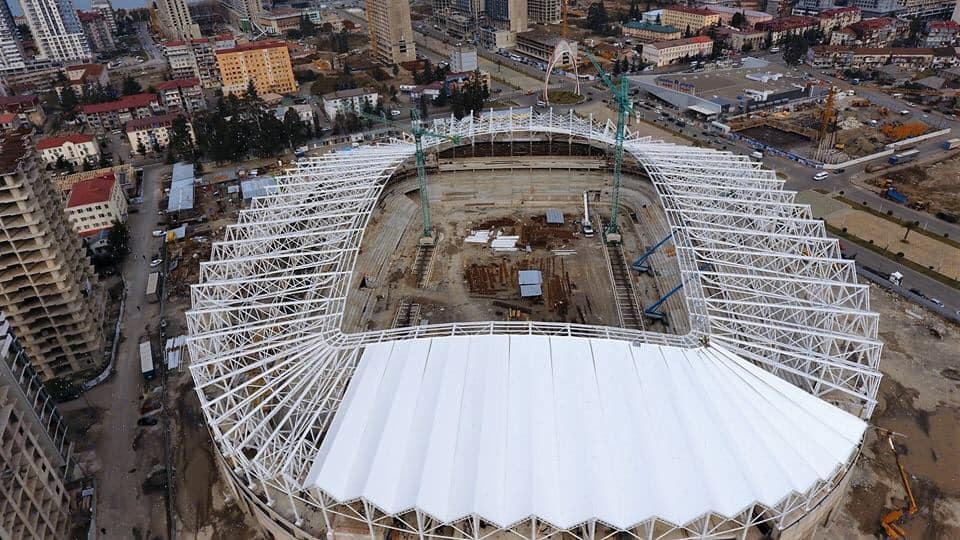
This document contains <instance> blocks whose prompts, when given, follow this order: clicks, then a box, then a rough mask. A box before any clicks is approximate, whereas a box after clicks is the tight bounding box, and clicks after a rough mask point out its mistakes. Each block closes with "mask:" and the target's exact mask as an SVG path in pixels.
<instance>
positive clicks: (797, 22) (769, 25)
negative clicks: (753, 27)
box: [757, 15, 820, 32]
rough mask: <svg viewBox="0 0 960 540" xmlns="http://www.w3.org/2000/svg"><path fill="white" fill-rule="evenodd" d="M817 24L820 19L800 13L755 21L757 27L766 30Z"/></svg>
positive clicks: (776, 30)
mask: <svg viewBox="0 0 960 540" xmlns="http://www.w3.org/2000/svg"><path fill="white" fill-rule="evenodd" d="M819 24H820V21H819V20H818V19H816V18H814V17H804V16H802V15H789V16H787V17H780V18H779V19H773V20H772V21H765V22H762V23H757V27H759V28H764V29H766V30H771V31H774V32H782V31H784V30H792V29H794V28H806V27H808V26H819Z"/></svg>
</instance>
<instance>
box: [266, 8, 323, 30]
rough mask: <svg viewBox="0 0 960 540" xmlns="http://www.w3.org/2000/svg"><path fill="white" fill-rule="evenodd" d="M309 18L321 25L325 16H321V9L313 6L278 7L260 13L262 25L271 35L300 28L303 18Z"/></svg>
mask: <svg viewBox="0 0 960 540" xmlns="http://www.w3.org/2000/svg"><path fill="white" fill-rule="evenodd" d="M304 18H306V19H308V20H309V21H310V22H312V23H314V24H316V25H317V26H320V25H321V24H323V18H322V17H321V16H320V10H319V9H317V8H315V7H311V8H303V9H294V8H286V7H285V8H276V9H271V10H270V11H265V12H263V13H261V14H260V17H259V21H260V27H261V28H263V29H264V31H266V33H267V34H270V35H271V36H282V35H283V34H285V33H286V32H287V31H289V30H299V29H300V21H301V19H304Z"/></svg>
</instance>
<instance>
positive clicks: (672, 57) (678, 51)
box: [641, 36, 713, 67]
mask: <svg viewBox="0 0 960 540" xmlns="http://www.w3.org/2000/svg"><path fill="white" fill-rule="evenodd" d="M712 52H713V40H712V39H710V38H708V37H706V36H696V37H692V38H686V39H673V40H670V41H658V42H656V43H648V44H646V45H644V46H643V53H642V55H641V59H642V60H643V61H644V62H646V63H649V64H653V65H655V66H658V67H659V66H669V65H671V64H679V63H683V62H689V61H690V60H692V59H693V58H695V57H697V56H707V55H709V54H710V53H712Z"/></svg>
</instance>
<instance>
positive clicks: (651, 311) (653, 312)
mask: <svg viewBox="0 0 960 540" xmlns="http://www.w3.org/2000/svg"><path fill="white" fill-rule="evenodd" d="M682 288H683V282H681V283H680V284H679V285H677V286H676V287H674V288H673V289H672V290H671V291H670V292H668V293H667V294H665V295H663V298H661V299H659V300H657V301H656V302H654V303H653V304H652V305H651V306H650V307H648V308H647V309H645V310H644V311H643V314H644V315H646V316H647V317H650V318H651V319H653V320H656V321H666V319H667V315H666V314H665V313H664V312H662V311H657V308H659V307H660V306H661V305H663V303H664V302H666V301H667V299H668V298H670V297H671V296H673V294H674V293H675V292H677V291H679V290H680V289H682Z"/></svg>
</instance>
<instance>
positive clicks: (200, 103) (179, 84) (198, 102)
mask: <svg viewBox="0 0 960 540" xmlns="http://www.w3.org/2000/svg"><path fill="white" fill-rule="evenodd" d="M154 86H155V88H156V89H157V95H158V96H160V104H161V105H163V108H164V109H166V111H167V112H171V113H174V112H181V111H183V112H187V113H190V114H193V113H195V112H197V111H202V110H205V109H206V108H207V100H206V99H205V98H204V97H203V85H202V84H201V83H200V79H197V78H190V79H173V80H171V81H164V82H162V83H159V84H156V85H154Z"/></svg>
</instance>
